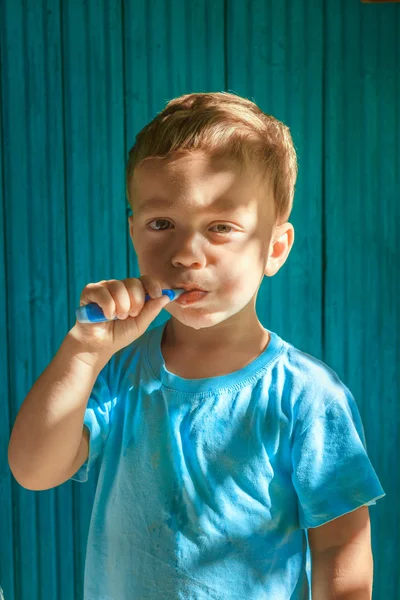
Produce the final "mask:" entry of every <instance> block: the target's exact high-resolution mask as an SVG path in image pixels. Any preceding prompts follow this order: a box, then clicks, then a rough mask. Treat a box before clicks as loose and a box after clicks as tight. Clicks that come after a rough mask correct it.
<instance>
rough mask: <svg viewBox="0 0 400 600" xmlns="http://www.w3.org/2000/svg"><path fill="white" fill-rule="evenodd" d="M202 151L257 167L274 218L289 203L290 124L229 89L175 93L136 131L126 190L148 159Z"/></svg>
mask: <svg viewBox="0 0 400 600" xmlns="http://www.w3.org/2000/svg"><path fill="white" fill-rule="evenodd" d="M196 150H201V151H205V152H206V153H207V154H209V155H212V156H216V157H217V156H218V157H226V158H230V159H233V160H234V161H235V163H236V164H237V165H238V166H239V167H246V166H253V167H254V166H255V167H256V168H257V170H259V172H260V175H261V176H262V177H263V178H265V180H266V182H268V183H269V184H270V185H272V191H273V200H274V204H275V219H276V222H277V223H280V222H285V221H286V220H287V219H288V218H289V215H290V213H291V210H292V206H293V197H294V189H295V183H296V178H297V158H296V151H295V148H294V145H293V140H292V137H291V135H290V131H289V128H288V127H287V126H286V125H284V124H283V123H282V122H281V121H278V120H277V119H276V118H274V117H272V116H271V115H268V114H266V113H264V112H262V110H261V109H260V108H259V107H258V106H257V105H256V104H255V103H254V102H251V101H250V100H247V99H246V98H242V97H241V96H237V95H235V94H231V93H228V92H215V93H194V94H185V95H183V96H180V97H178V98H174V99H173V100H171V101H170V102H168V104H167V105H166V107H165V108H164V109H163V110H162V111H161V112H160V113H159V114H158V115H157V116H156V117H155V118H154V119H153V120H152V121H151V122H150V123H148V124H147V125H146V126H145V127H144V128H143V129H142V130H141V131H140V132H139V133H138V134H137V136H136V141H135V144H134V146H133V147H132V149H131V150H130V152H129V158H128V164H127V168H126V194H127V199H128V201H129V203H130V205H131V206H132V203H131V198H130V186H131V183H132V180H133V176H134V170H135V168H136V167H138V166H139V165H140V163H141V162H142V161H144V160H145V159H147V158H155V157H159V158H166V159H168V158H169V157H171V155H172V154H173V153H177V152H180V153H181V152H185V153H189V152H193V151H196Z"/></svg>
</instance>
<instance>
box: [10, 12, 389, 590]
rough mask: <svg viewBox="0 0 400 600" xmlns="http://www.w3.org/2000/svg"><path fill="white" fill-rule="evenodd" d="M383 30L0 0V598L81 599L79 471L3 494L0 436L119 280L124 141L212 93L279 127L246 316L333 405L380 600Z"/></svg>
mask: <svg viewBox="0 0 400 600" xmlns="http://www.w3.org/2000/svg"><path fill="white" fill-rule="evenodd" d="M399 32H400V6H397V5H396V4H392V3H387V4H382V5H381V4H375V5H368V6H367V5H366V4H364V3H362V2H360V1H359V0H341V1H339V0H326V1H325V2H316V1H315V0H314V1H313V0H286V1H282V2H274V1H273V0H192V1H190V2H186V1H185V0H130V1H129V0H124V1H123V0H113V1H108V2H107V1H106V0H90V1H87V0H65V1H64V0H63V1H60V0H37V1H34V0H2V2H0V51H1V67H2V68H1V75H0V77H1V79H0V86H1V87H0V99H1V113H0V114H1V123H0V125H1V136H0V235H1V244H0V281H1V282H2V285H0V358H1V360H0V381H1V384H2V385H1V399H0V585H1V586H2V587H3V589H4V594H5V600H53V599H57V600H79V599H80V598H81V595H82V591H81V589H82V579H83V567H84V555H85V547H86V539H87V531H88V525H89V518H90V513H91V506H92V501H93V492H94V486H95V479H96V473H94V474H93V475H92V478H91V480H90V481H89V482H88V483H86V484H84V485H82V484H78V483H75V482H67V483H65V484H64V485H62V486H60V487H59V488H57V489H54V490H49V491H44V492H31V491H27V490H25V489H23V488H21V487H20V486H19V485H18V484H17V483H16V482H15V481H14V480H13V478H12V476H11V474H10V471H9V468H8V463H7V446H8V440H9V435H10V431H11V427H12V424H13V422H14V419H15V416H16V413H17V411H18V409H19V407H20V405H21V403H22V401H23V399H24V398H25V396H26V394H27V392H28V391H29V389H30V388H31V386H32V384H33V382H34V381H35V379H36V378H37V377H38V376H39V374H40V373H41V372H42V371H43V369H44V368H45V367H46V366H47V364H48V363H49V361H50V360H51V358H52V357H53V356H54V354H55V352H56V350H57V349H58V347H59V345H60V343H61V341H62V339H63V337H64V336H65V334H66V333H67V331H68V329H69V328H71V327H72V326H73V324H74V309H75V307H76V306H78V304H79V296H80V292H81V290H82V288H83V287H84V286H85V285H86V284H87V283H88V282H91V281H99V280H101V279H109V278H117V279H120V278H124V277H127V276H137V275H138V274H139V273H138V269H137V263H136V259H135V255H134V252H133V249H132V247H131V244H130V240H129V235H128V223H127V216H128V211H127V202H126V199H125V196H124V167H125V162H126V157H127V152H128V150H129V148H130V147H131V146H132V144H133V142H134V137H135V135H136V133H137V132H138V131H139V130H140V129H141V128H142V127H143V126H144V125H145V124H146V123H147V122H148V121H149V120H150V119H151V118H153V116H155V114H156V113H157V112H158V111H160V110H161V109H162V108H163V107H164V106H165V104H166V103H167V101H168V100H170V99H171V98H173V97H175V96H177V95H180V94H182V93H188V92H194V91H221V90H227V91H234V92H236V93H239V94H241V95H244V96H246V97H249V98H251V99H253V100H255V101H256V102H257V103H258V104H259V106H260V107H261V108H262V109H263V110H264V111H266V112H268V113H272V114H273V115H275V116H276V117H277V118H279V119H281V120H283V121H284V122H285V123H287V124H288V125H289V126H290V128H291V131H292V135H293V138H294V141H295V145H296V148H297V151H298V155H299V179H298V185H297V192H296V196H295V204H294V209H293V213H292V217H291V222H292V223H293V225H294V227H295V231H296V240H295V244H294V247H293V250H292V252H291V255H290V256H289V258H288V261H287V263H286V264H285V265H284V267H283V269H282V270H281V271H280V272H279V273H278V274H277V275H276V276H275V277H273V278H271V279H270V278H265V281H264V282H263V284H262V288H261V291H260V294H259V296H258V302H257V309H258V314H259V317H260V320H261V321H262V323H263V324H264V325H265V326H266V327H268V328H270V329H272V330H274V331H276V332H277V333H278V334H279V335H280V336H282V337H283V338H284V339H286V340H287V341H289V342H291V343H293V344H294V345H295V346H297V347H298V348H300V349H302V350H304V351H306V352H309V353H310V354H312V355H314V356H316V357H318V358H320V359H321V360H323V361H325V362H326V363H327V364H328V365H329V366H331V367H332V368H333V369H334V370H336V372H337V373H338V375H339V376H340V377H341V379H342V380H343V381H344V383H345V384H346V385H347V386H348V387H349V388H350V389H351V391H352V392H353V394H354V397H355V399H356V401H357V404H358V406H359V408H360V412H361V415H362V419H363V423H364V428H365V433H366V437H367V443H368V452H369V456H370V458H371V461H372V464H373V465H374V467H375V470H376V471H377V474H378V477H379V478H380V480H381V483H382V486H383V488H384V490H385V492H386V494H387V495H386V497H385V498H384V499H383V500H380V501H378V503H377V505H376V506H373V507H371V509H370V514H371V520H372V536H373V551H374V559H375V580H374V599H375V600H378V599H379V600H395V599H398V598H400V589H399V588H400V584H399V577H398V574H397V571H398V567H396V565H397V564H398V557H399V538H400V535H399V534H400V531H399V528H400V526H399V518H400V504H399V496H400V484H399V462H398V456H399V449H400V448H399V446H400V442H399V421H400V411H399V400H400V395H399V390H400V375H399V364H400V356H399V355H400V351H399V330H400V318H399V317H400V315H399V312H400V309H399V292H400V284H399V276H398V275H399V258H400V249H399V223H400V208H399V207H400V201H399V200H400V181H399V167H400V152H399V134H400V118H399V115H400V112H399V107H400V94H399V87H400V64H399V55H400V41H399V39H400V35H399ZM166 316H167V314H166V313H163V315H160V316H159V317H158V318H157V320H156V321H155V322H154V325H157V324H159V323H160V322H161V321H163V320H165V318H166ZM116 600H117V599H116ZM118 600H122V599H118Z"/></svg>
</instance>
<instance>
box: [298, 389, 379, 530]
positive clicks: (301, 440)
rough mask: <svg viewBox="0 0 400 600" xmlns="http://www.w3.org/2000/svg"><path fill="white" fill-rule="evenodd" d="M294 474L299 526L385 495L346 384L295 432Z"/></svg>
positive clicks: (316, 522) (312, 524) (322, 520)
mask: <svg viewBox="0 0 400 600" xmlns="http://www.w3.org/2000/svg"><path fill="white" fill-rule="evenodd" d="M292 463H293V473H292V481H293V485H294V487H295V490H296V493H297V496H298V504H299V520H300V527H301V528H303V529H307V528H309V527H318V526H320V525H323V524H324V523H327V522H328V521H331V520H333V519H335V518H337V517H340V516H342V515H344V514H346V513H348V512H351V511H353V510H356V509H357V508H359V507H360V506H363V505H365V504H367V505H370V504H376V502H375V500H377V499H379V498H382V497H383V496H385V495H386V494H385V492H384V491H383V489H382V486H381V484H380V481H379V479H378V477H377V475H376V473H375V471H374V468H373V466H372V464H371V462H370V460H369V458H368V455H367V446H366V440H365V435H364V429H363V425H362V422H361V417H360V413H359V410H358V407H357V404H356V402H355V400H354V398H353V396H352V394H351V392H350V391H349V390H348V389H347V388H346V389H345V390H344V392H343V395H341V396H340V397H339V398H336V399H335V400H332V401H330V402H329V403H327V406H326V409H325V410H323V411H322V412H321V414H319V415H318V416H316V417H315V418H313V419H312V420H311V422H310V424H309V425H307V426H306V427H305V429H303V430H302V431H300V432H298V433H297V434H295V437H294V440H293V445H292Z"/></svg>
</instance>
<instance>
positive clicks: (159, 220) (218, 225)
mask: <svg viewBox="0 0 400 600" xmlns="http://www.w3.org/2000/svg"><path fill="white" fill-rule="evenodd" d="M170 222H171V221H168V220H167V219H155V220H154V221H151V222H150V223H148V226H150V225H151V224H152V223H167V227H162V226H161V227H155V228H154V227H150V229H152V230H153V231H165V230H166V229H168V223H170ZM213 227H214V228H215V227H227V228H228V229H229V230H230V231H216V232H215V233H230V232H231V230H232V227H231V226H230V225H227V224H226V223H217V225H214V226H213Z"/></svg>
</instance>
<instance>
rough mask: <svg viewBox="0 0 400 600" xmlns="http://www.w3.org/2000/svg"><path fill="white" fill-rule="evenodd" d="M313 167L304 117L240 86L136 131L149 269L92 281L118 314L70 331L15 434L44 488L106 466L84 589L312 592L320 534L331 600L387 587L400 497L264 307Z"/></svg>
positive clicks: (351, 418)
mask: <svg viewBox="0 0 400 600" xmlns="http://www.w3.org/2000/svg"><path fill="white" fill-rule="evenodd" d="M296 176H297V161H296V154H295V150H294V147H293V143H292V139H291V136H290V133H289V130H288V128H287V127H286V126H285V125H283V124H282V123H280V122H279V121H277V120H276V119H274V118H273V117H271V116H268V115H266V114H264V113H263V112H262V111H261V110H260V109H259V108H258V107H257V106H256V105H255V104H254V103H252V102H250V101H249V100H246V99H244V98H240V97H237V96H236V95H233V94H228V93H213V94H189V95H185V96H182V97H180V98H176V99H174V100H173V101H171V102H170V103H169V104H168V105H167V106H166V108H165V109H164V110H163V111H162V112H161V113H160V114H159V115H158V116H157V117H156V118H155V119H154V120H153V121H152V122H151V123H149V124H148V125H147V126H146V127H145V128H144V129H143V130H142V131H141V132H140V133H139V134H138V136H137V138H136V143H135V146H134V147H133V149H132V150H131V152H130V155H129V161H128V166H127V196H128V200H129V202H130V205H131V207H132V213H133V214H132V216H131V217H129V226H130V235H131V239H132V242H133V245H134V248H135V251H136V254H137V257H138V262H139V268H140V272H141V276H140V277H139V278H129V279H125V280H124V281H116V280H111V281H102V282H99V283H95V284H89V285H87V286H86V287H85V288H84V290H83V292H82V295H81V299H80V303H81V305H84V304H88V303H90V302H96V303H97V304H99V305H100V306H101V308H102V309H103V312H104V313H105V315H106V317H107V318H109V319H112V318H113V316H114V315H116V316H117V317H118V320H116V321H109V322H106V323H99V324H82V323H78V322H77V323H76V324H75V326H74V327H73V328H72V329H71V331H70V332H68V334H67V335H66V337H65V339H64V341H63V343H62V345H61V347H60V349H59V351H58V353H57V354H56V356H55V357H54V359H53V360H52V362H51V363H50V365H49V366H48V367H47V369H46V370H45V371H44V373H43V374H42V375H41V376H40V377H39V379H38V380H37V381H36V382H35V384H34V386H33V387H32V389H31V391H30V392H29V394H28V396H27V398H26V399H25V401H24V404H23V405H22V407H21V409H20V412H19V414H18V416H17V419H16V422H15V425H14V429H13V431H12V435H11V439H10V445H9V463H10V467H11V470H12V472H13V474H14V476H15V478H16V479H17V481H18V482H19V483H20V484H21V485H23V486H24V487H27V488H29V489H33V490H43V489H48V488H51V487H55V486H57V485H60V484H61V483H63V482H64V481H66V480H68V479H69V478H72V479H75V480H77V481H86V480H87V479H88V471H89V470H90V469H91V467H92V465H93V464H94V462H95V461H99V464H100V473H99V479H98V483H97V490H96V497H95V501H94V506H93V513H92V519H91V525H90V532H89V539H88V548H87V557H86V567H85V596H84V597H85V600H100V599H102V600H139V599H140V600H154V599H158V598H160V599H163V600H176V599H181V600H225V599H226V600H228V599H229V600H234V599H240V600H244V599H246V600H261V599H263V600H264V599H265V600H267V599H268V600H289V598H291V599H296V600H297V599H305V598H308V597H310V592H311V589H310V586H309V582H308V578H307V572H306V550H307V539H306V532H307V533H308V540H309V544H310V549H311V558H312V581H311V587H312V592H313V597H314V598H316V599H317V600H325V599H328V598H329V599H331V598H346V599H347V600H350V599H351V598H354V599H356V598H357V600H361V599H364V598H365V599H366V598H370V597H371V590H372V570H373V563H372V553H371V541H370V523H369V513H368V505H370V504H375V500H376V499H378V498H381V497H383V496H384V495H385V493H384V491H383V489H382V487H381V485H380V482H379V480H378V478H377V476H376V474H375V471H374V469H373V467H372V465H371V463H370V461H369V458H368V455H367V452H366V445H365V437H364V431H363V427H362V423H361V419H360V415H359V412H358V408H357V406H356V403H355V400H354V398H353V396H352V394H351V393H350V391H349V390H348V388H347V387H346V386H345V385H344V384H343V383H342V382H341V381H340V379H339V378H338V376H337V375H336V373H334V372H333V371H332V370H331V369H330V368H329V367H328V366H326V365H325V364H324V363H322V362H321V361H319V360H317V359H315V358H313V357H311V356H310V355H308V354H306V353H303V352H301V351H300V350H297V349H296V348H295V347H293V346H292V345H291V344H289V343H287V342H285V341H284V340H282V339H281V338H280V337H279V336H278V335H277V334H276V333H274V332H273V331H270V330H268V329H264V327H263V326H262V325H261V323H260V322H259V320H258V318H257V315H256V311H255V303H256V297H257V293H258V289H259V286H260V284H261V281H262V279H263V276H264V275H267V276H268V277H272V276H273V275H275V273H277V271H278V270H279V269H280V268H281V267H282V265H283V264H284V262H285V261H286V258H287V256H288V254H289V252H290V250H291V248H292V245H293V241H294V230H293V226H292V225H291V224H290V223H289V222H288V218H289V215H290V212H291V208H292V202H293V195H294V187H295V181H296ZM162 288H185V289H186V290H187V293H185V294H183V295H182V296H181V297H180V298H179V299H178V300H176V301H172V302H170V301H169V298H167V297H166V296H162V297H161V298H158V296H159V295H160V292H161V289H162ZM190 290H191V291H190ZM146 293H149V294H150V296H151V299H150V300H149V302H147V303H144V297H145V294H146ZM162 308H165V309H166V310H167V311H168V312H169V313H170V315H171V318H170V320H169V321H168V322H167V323H166V324H163V325H161V326H159V327H155V328H153V329H152V330H148V327H149V325H150V324H151V322H152V321H153V320H154V318H155V317H156V316H157V315H158V314H159V312H160V311H161V309H162Z"/></svg>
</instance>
